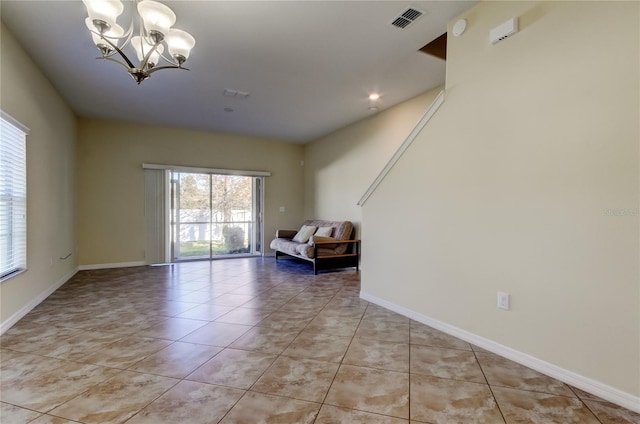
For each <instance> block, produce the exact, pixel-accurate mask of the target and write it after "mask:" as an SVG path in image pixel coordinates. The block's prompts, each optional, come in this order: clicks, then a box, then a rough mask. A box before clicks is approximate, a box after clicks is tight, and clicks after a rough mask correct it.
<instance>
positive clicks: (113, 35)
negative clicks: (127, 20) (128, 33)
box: [84, 18, 124, 51]
mask: <svg viewBox="0 0 640 424" xmlns="http://www.w3.org/2000/svg"><path fill="white" fill-rule="evenodd" d="M84 23H85V25H86V26H87V28H89V31H91V39H92V40H93V43H94V44H95V45H96V46H97V47H98V49H100V51H103V49H107V51H111V50H113V47H111V46H110V45H109V43H107V42H106V41H105V40H104V39H103V38H102V37H101V36H100V35H99V34H96V28H95V25H93V21H92V20H91V18H87V19H85V20H84ZM123 35H124V29H122V27H121V26H120V25H118V24H114V25H112V26H111V28H109V29H108V30H106V31H105V32H104V33H103V34H102V36H103V37H104V38H107V39H108V40H109V41H111V42H112V43H113V44H115V45H116V46H117V45H118V41H119V40H118V39H119V38H122V36H123Z"/></svg>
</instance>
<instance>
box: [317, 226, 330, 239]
mask: <svg viewBox="0 0 640 424" xmlns="http://www.w3.org/2000/svg"><path fill="white" fill-rule="evenodd" d="M331 233H333V227H319V228H318V231H316V233H315V234H314V235H315V236H320V237H331Z"/></svg>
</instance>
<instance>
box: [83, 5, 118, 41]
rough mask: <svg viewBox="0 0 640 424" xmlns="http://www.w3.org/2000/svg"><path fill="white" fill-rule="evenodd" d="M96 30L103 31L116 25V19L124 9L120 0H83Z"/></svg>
mask: <svg viewBox="0 0 640 424" xmlns="http://www.w3.org/2000/svg"><path fill="white" fill-rule="evenodd" d="M82 2H83V3H84V5H85V6H86V8H87V13H88V14H89V18H90V19H91V21H92V22H93V24H94V28H95V31H97V32H100V33H101V32H103V31H106V30H108V29H109V28H111V27H113V26H115V25H116V19H118V16H120V15H121V14H122V12H123V11H124V6H123V5H122V2H121V1H120V0H82Z"/></svg>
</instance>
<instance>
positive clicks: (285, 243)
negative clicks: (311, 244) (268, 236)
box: [270, 238, 308, 256]
mask: <svg viewBox="0 0 640 424" xmlns="http://www.w3.org/2000/svg"><path fill="white" fill-rule="evenodd" d="M270 246H271V248H272V249H273V250H279V251H280V252H282V253H286V254H287V255H292V256H298V255H300V253H298V247H300V246H308V245H307V244H306V243H296V242H295V241H292V240H290V239H284V238H277V239H273V240H272V241H271V245H270Z"/></svg>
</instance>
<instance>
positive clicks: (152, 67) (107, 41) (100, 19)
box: [82, 0, 196, 84]
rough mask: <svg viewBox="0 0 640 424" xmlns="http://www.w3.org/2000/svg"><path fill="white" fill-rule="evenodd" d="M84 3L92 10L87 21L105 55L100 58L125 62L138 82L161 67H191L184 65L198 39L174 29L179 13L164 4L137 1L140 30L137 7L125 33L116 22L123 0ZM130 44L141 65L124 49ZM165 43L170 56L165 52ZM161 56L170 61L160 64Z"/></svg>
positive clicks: (94, 38)
mask: <svg viewBox="0 0 640 424" xmlns="http://www.w3.org/2000/svg"><path fill="white" fill-rule="evenodd" d="M82 2H83V3H84V5H85V6H86V7H87V12H88V13H89V17H88V18H87V19H86V20H85V24H86V25H87V28H89V31H90V32H91V37H92V38H93V42H94V43H95V45H96V47H97V48H98V50H100V53H101V54H102V57H101V58H100V57H99V58H98V59H105V60H110V61H112V62H116V63H118V64H120V65H122V66H123V67H124V68H125V69H126V70H127V72H129V74H130V75H131V77H133V79H134V80H135V81H136V82H137V83H138V84H140V83H141V82H142V81H144V80H145V79H147V78H149V76H150V75H151V74H152V73H153V72H155V71H159V70H161V69H184V70H188V69H187V68H183V67H182V64H183V63H184V62H185V61H186V60H187V58H188V57H189V53H190V52H191V49H192V48H193V46H194V45H195V44H196V40H195V38H193V37H192V36H191V34H189V33H187V32H186V31H182V30H179V29H176V28H171V26H172V25H173V24H174V23H175V21H176V14H175V13H173V11H172V10H171V9H170V8H168V7H167V6H165V5H164V4H162V3H160V2H157V1H153V0H140V1H138V0H134V4H135V5H136V6H137V7H136V8H135V9H136V10H137V12H138V19H137V20H138V25H137V31H136V25H134V23H135V21H136V19H135V18H136V16H135V10H134V11H133V13H132V17H131V24H130V25H129V29H128V30H127V31H126V32H125V30H124V29H123V28H122V27H121V26H120V25H118V23H117V22H116V20H117V18H118V16H120V15H121V14H122V12H123V11H124V6H123V5H122V2H121V1H120V0H82ZM134 34H135V35H134ZM128 45H131V47H132V48H133V50H134V51H135V53H136V56H137V58H138V61H139V62H138V64H137V65H135V64H134V63H133V62H132V61H131V60H130V59H129V58H128V57H127V55H126V54H125V53H124V51H123V50H124V49H125V48H126V47H127V46H128ZM165 46H166V49H167V50H168V52H169V56H167V55H166V54H165V53H164V51H165ZM160 58H162V60H164V61H165V62H166V63H167V64H166V65H162V66H158V62H159V60H160ZM118 59H122V60H118Z"/></svg>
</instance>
